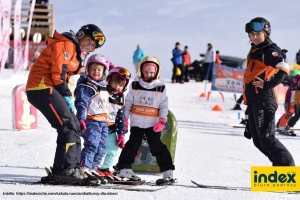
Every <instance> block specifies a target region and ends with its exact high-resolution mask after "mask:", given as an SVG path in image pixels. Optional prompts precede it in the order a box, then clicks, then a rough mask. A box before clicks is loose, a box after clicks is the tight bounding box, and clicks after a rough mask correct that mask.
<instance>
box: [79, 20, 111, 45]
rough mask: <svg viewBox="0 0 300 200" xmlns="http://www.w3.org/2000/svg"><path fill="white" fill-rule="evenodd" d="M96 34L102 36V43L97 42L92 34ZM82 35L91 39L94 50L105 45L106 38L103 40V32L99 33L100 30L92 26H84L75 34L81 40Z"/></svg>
mask: <svg viewBox="0 0 300 200" xmlns="http://www.w3.org/2000/svg"><path fill="white" fill-rule="evenodd" d="M97 32H98V33H100V34H102V35H103V38H102V40H103V41H99V40H97V39H96V38H95V36H94V33H97ZM84 35H88V36H90V37H91V38H92V40H94V41H95V42H96V48H99V47H101V46H103V44H104V43H105V40H106V38H105V36H104V34H103V32H102V31H101V29H100V28H99V27H98V26H96V25H94V24H87V25H84V26H82V27H81V28H80V29H79V31H78V32H77V33H76V36H77V37H78V38H79V39H80V38H82V37H83V36H84Z"/></svg>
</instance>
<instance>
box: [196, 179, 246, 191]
mask: <svg viewBox="0 0 300 200" xmlns="http://www.w3.org/2000/svg"><path fill="white" fill-rule="evenodd" d="M191 182H192V183H193V184H195V185H197V186H198V187H200V188H207V189H217V190H242V191H251V188H248V187H227V186H215V185H203V184H199V183H196V182H194V181H191Z"/></svg>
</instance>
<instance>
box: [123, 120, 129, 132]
mask: <svg viewBox="0 0 300 200" xmlns="http://www.w3.org/2000/svg"><path fill="white" fill-rule="evenodd" d="M124 131H125V132H126V133H127V132H128V118H127V117H126V118H125V126H124Z"/></svg>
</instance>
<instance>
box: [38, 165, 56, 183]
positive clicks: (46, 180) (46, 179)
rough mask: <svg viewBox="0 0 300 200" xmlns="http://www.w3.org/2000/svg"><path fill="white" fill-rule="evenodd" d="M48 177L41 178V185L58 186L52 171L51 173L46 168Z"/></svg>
mask: <svg viewBox="0 0 300 200" xmlns="http://www.w3.org/2000/svg"><path fill="white" fill-rule="evenodd" d="M45 170H46V173H47V176H43V177H42V178H41V183H43V184H56V183H55V181H54V179H53V174H52V171H50V170H49V169H48V168H47V167H45Z"/></svg>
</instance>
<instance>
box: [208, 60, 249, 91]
mask: <svg viewBox="0 0 300 200" xmlns="http://www.w3.org/2000/svg"><path fill="white" fill-rule="evenodd" d="M244 74H245V69H240V68H232V67H227V66H223V65H219V64H215V65H214V67H213V79H212V85H211V90H217V91H223V92H234V93H243V79H244Z"/></svg>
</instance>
